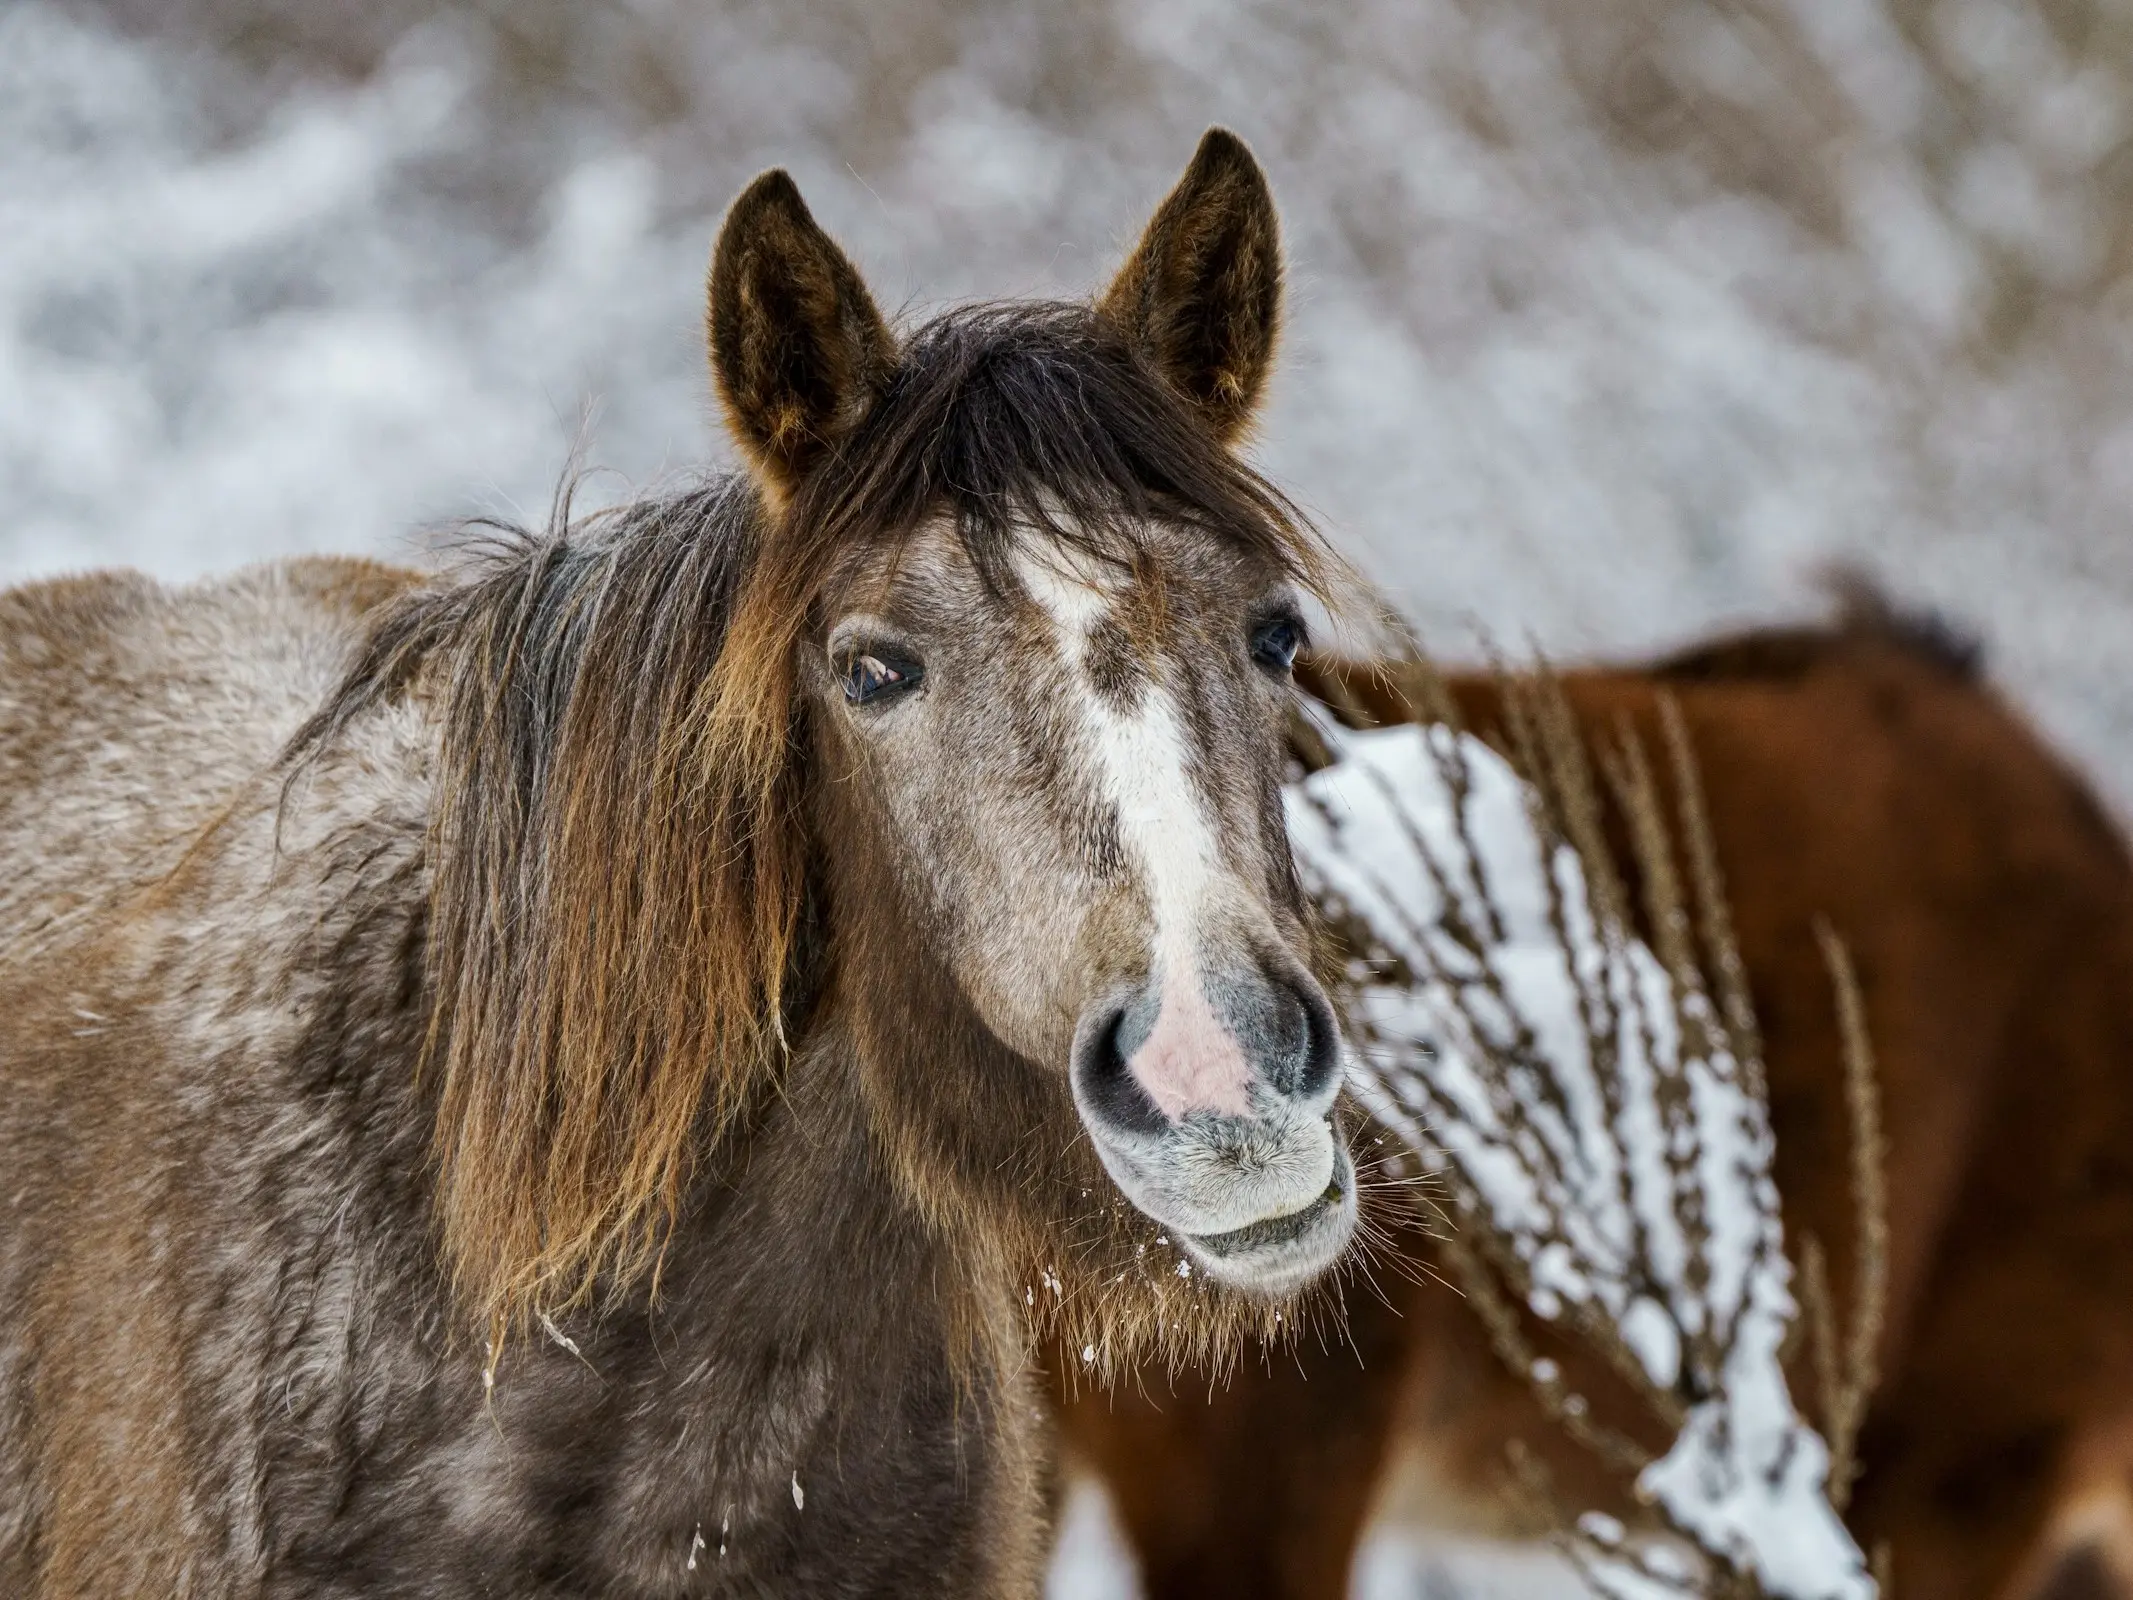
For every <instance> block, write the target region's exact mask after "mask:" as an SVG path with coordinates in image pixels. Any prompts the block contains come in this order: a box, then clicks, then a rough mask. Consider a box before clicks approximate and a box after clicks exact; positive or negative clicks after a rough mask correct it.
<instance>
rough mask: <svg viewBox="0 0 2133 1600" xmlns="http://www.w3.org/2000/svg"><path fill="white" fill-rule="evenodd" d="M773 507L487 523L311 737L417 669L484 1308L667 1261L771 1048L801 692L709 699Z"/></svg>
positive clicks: (444, 1214)
mask: <svg viewBox="0 0 2133 1600" xmlns="http://www.w3.org/2000/svg"><path fill="white" fill-rule="evenodd" d="M759 533H760V529H759V523H758V518H757V511H756V503H755V498H754V496H753V494H752V493H751V492H750V491H748V490H747V489H746V488H745V487H744V486H743V485H742V484H741V483H740V482H739V481H738V480H733V481H729V482H727V483H724V484H720V485H716V486H713V487H709V488H705V489H702V490H698V491H693V492H689V493H685V494H681V495H677V496H674V497H672V498H668V499H664V500H657V501H650V502H646V503H643V504H639V505H635V506H629V507H624V508H621V509H619V510H616V511H612V512H607V513H603V514H601V515H599V516H596V517H593V518H590V519H588V520H587V521H585V522H582V523H580V524H578V525H577V526H576V527H574V528H569V529H567V530H566V529H563V528H552V529H551V530H549V531H548V533H546V534H545V535H543V536H539V537H535V536H529V535H518V536H506V537H504V538H501V539H492V540H491V541H490V542H489V548H488V549H487V550H485V551H483V552H481V553H480V554H479V555H478V556H477V557H476V559H475V562H474V564H473V565H472V568H471V570H470V571H469V572H467V573H466V574H465V576H464V577H463V578H462V580H461V581H459V582H457V583H455V584H452V585H450V586H441V587H436V588H430V589H425V590H422V591H419V592H417V593H415V594H412V595H410V596H409V597H408V598H406V599H405V600H404V601H402V602H400V603H399V604H397V605H395V606H394V607H392V608H391V609H390V610H389V611H388V612H386V613H385V615H384V616H383V617H382V619H381V620H380V621H379V623H378V624H377V626H376V628H375V629H374V631H373V633H372V635H371V638H370V642H369V645H368V648H367V649H366V651H365V652H364V654H363V656H362V658H361V659H360V660H359V661H358V663H357V664H356V666H355V668H354V669H353V670H352V671H351V673H350V674H349V675H348V677H347V678H346V679H345V681H344V682H343V683H342V684H341V686H340V688H339V690H338V691H337V692H336V694H335V695H334V696H333V698H332V699H331V700H329V701H328V703H327V704H326V706H325V707H324V708H323V709H322V710H321V711H320V712H319V714H318V716H317V717H315V718H314V719H313V720H312V722H311V724H310V725H309V726H308V727H307V728H306V729H305V730H304V731H303V732H302V733H301V734H300V735H299V736H298V738H297V741H296V743H295V745H294V746H293V749H294V750H295V751H296V752H298V753H302V752H307V751H311V750H316V749H317V748H318V747H319V746H320V745H321V744H322V743H323V742H324V741H325V740H326V739H328V738H329V737H330V736H331V734H332V732H333V731H334V730H335V729H336V728H338V727H339V726H340V725H342V724H344V723H345V722H347V721H348V720H349V719H350V718H351V717H352V716H353V715H355V714H356V713H357V712H359V711H360V710H361V709H362V708H363V707H364V706H366V705H368V704H371V703H374V702H377V701H379V700H382V699H386V698H390V697H392V696H394V695H397V694H399V693H402V692H404V691H405V690H406V689H407V688H408V686H409V685H410V684H411V683H413V682H415V681H416V680H417V677H418V674H419V675H421V682H422V684H423V686H424V688H425V689H426V690H427V691H428V692H430V693H434V694H435V695H436V696H438V698H439V699H440V701H441V705H442V720H443V726H444V736H443V740H442V748H441V751H440V755H439V766H438V769H437V787H436V796H435V800H434V803H433V810H432V828H431V840H430V859H431V862H432V873H433V877H432V887H431V893H430V901H431V916H430V928H429V937H428V951H427V966H428V979H429V988H430V996H431V1004H432V1007H433V1009H432V1013H431V1020H430V1027H429V1044H428V1049H427V1051H426V1058H427V1061H428V1064H429V1070H430V1071H431V1072H433V1073H434V1074H435V1080H436V1081H435V1085H434V1092H435V1094H436V1096H437V1132H436V1159H437V1163H438V1176H439V1183H438V1213H439V1215H438V1222H439V1230H440V1239H441V1244H442V1248H443V1251H444V1254H445V1257H446V1259H447V1262H448V1264H449V1266H450V1269H451V1272H452V1276H453V1281H454V1284H455V1286H456V1288H457V1290H458V1292H459V1293H460V1295H461V1296H462V1300H463V1303H464V1304H465V1305H466V1306H467V1307H468V1308H469V1309H471V1310H473V1311H475V1312H476V1313H478V1314H480V1315H482V1316H484V1317H486V1318H488V1319H492V1320H495V1319H502V1320H505V1321H509V1320H514V1319H516V1318H518V1317H520V1316H522V1315H523V1314H524V1313H526V1312H527V1311H528V1310H530V1309H532V1308H533V1307H535V1306H555V1305H559V1304H563V1303H567V1302H569V1301H572V1300H574V1299H577V1298H580V1297H582V1296H583V1295H584V1294H585V1293H586V1292H588V1291H589V1290H590V1289H591V1287H592V1286H593V1284H594V1282H595V1281H596V1280H597V1279H598V1278H599V1277H600V1276H601V1275H602V1274H607V1275H609V1276H610V1278H611V1280H612V1281H613V1282H615V1283H616V1284H617V1285H621V1284H627V1283H629V1282H630V1281H633V1280H634V1279H636V1278H638V1277H639V1276H641V1275H642V1274H643V1272H644V1271H645V1270H647V1269H648V1268H649V1267H650V1266H651V1265H652V1264H653V1263H654V1262H655V1261H656V1259H657V1256H658V1252H659V1244H660V1240H661V1237H662V1236H663V1233H664V1231H665V1229H666V1227H667V1226H668V1225H669V1224H670V1223H671V1222H672V1220H673V1218H674V1215H675V1213H676V1211H677V1209H678V1207H679V1205H680V1203H681V1199H682V1195H683V1192H684V1189H685V1186H686V1184H687V1181H688V1178H689V1175H690V1172H691V1170H692V1168H693V1163H694V1158H695V1157H696V1155H697V1154H698V1153H699V1152H700V1151H701V1149H702V1148H703V1147H704V1145H705V1143H706V1142H708V1141H709V1140H712V1139H714V1138H715V1137H716V1136H717V1134H718V1132H719V1130H720V1129H722V1128H723V1127H724V1126H725V1125H726V1124H727V1123H728V1121H729V1120H730V1119H731V1117H732V1116H733V1115H734V1114H735V1112H736V1111H737V1110H738V1109H739V1108H740V1107H741V1106H742V1105H743V1104H744V1103H745V1102H746V1101H747V1099H748V1097H749V1095H750V1093H751V1092H752V1091H753V1090H754V1089H755V1088H756V1087H757V1086H758V1085H759V1084H761V1083H762V1082H763V1081H764V1079H765V1078H766V1077H767V1076H768V1075H769V1074H770V1072H771V1071H772V1070H773V1068H774V1065H775V1062H776V1059H777V1055H778V1034H779V1026H778V1021H777V1019H778V1018H779V1016H780V1012H781V1005H782V1001H783V997H784V993H785V979H786V974H787V970H788V967H789V965H790V964H791V959H792V951H793V942H794V930H795V927H796V925H797V921H798V917H799V910H800V905H801V899H802V891H803V881H804V871H805V859H804V849H803V845H802V842H801V840H800V837H799V833H798V819H797V816H796V813H795V810H794V806H793V804H792V801H793V797H794V796H795V795H796V794H797V792H798V782H799V779H798V773H797V770H796V766H795V763H794V761H793V759H792V752H793V746H792V742H791V740H790V738H789V737H788V734H789V729H788V727H787V724H788V722H789V720H790V715H791V713H790V710H789V708H788V705H787V704H786V703H785V702H784V701H782V700H781V701H779V702H778V703H777V704H776V705H775V706H772V705H770V704H769V703H768V702H766V701H763V700H761V699H760V698H758V699H757V704H759V705H760V706H761V707H762V710H763V713H764V714H765V715H768V716H771V717H772V719H773V720H774V722H775V726H774V727H772V728H769V729H761V730H759V729H755V728H751V727H748V726H747V725H746V724H745V723H744V722H742V721H740V720H739V719H737V718H736V717H735V716H734V715H733V713H732V710H731V708H728V707H724V706H721V705H720V704H719V702H718V701H717V700H716V699H715V698H714V697H713V696H712V695H711V694H710V693H709V692H708V689H707V686H709V685H711V684H712V683H713V682H714V681H715V680H716V679H717V678H718V677H719V674H718V672H717V665H718V661H719V657H720V654H721V650H722V647H723V645H724V642H725V635H726V631H727V622H728V619H729V618H730V616H731V614H732V611H733V604H734V594H735V590H736V587H737V585H738V584H739V582H740V581H741V578H742V576H743V574H744V573H745V572H746V570H747V568H748V565H749V562H750V559H751V555H752V552H753V549H754V546H755V543H756V541H757V539H758V537H759Z"/></svg>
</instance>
